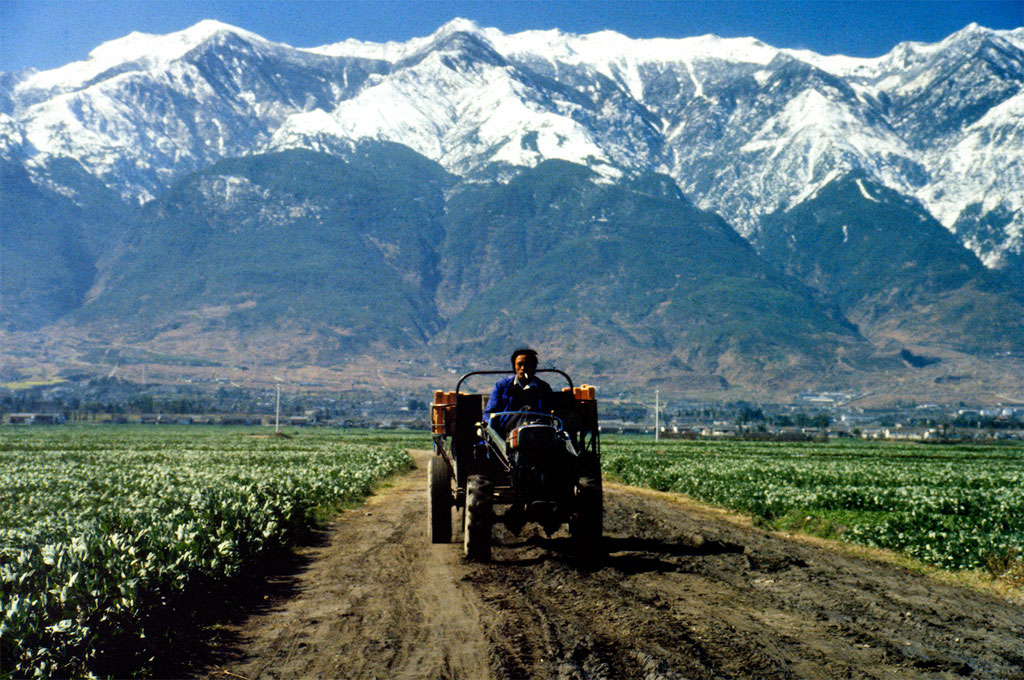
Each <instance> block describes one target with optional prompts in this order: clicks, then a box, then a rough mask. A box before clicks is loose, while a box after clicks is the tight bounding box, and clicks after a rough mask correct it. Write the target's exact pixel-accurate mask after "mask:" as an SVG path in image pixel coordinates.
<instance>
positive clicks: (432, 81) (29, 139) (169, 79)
mask: <svg viewBox="0 0 1024 680" xmlns="http://www.w3.org/2000/svg"><path fill="white" fill-rule="evenodd" d="M1022 35H1024V29H1018V30H1017V31H992V30H989V29H985V28H983V27H979V26H976V25H971V26H968V27H967V28H965V29H964V30H962V31H960V32H958V33H956V34H954V35H952V36H950V37H949V38H947V39H946V40H944V41H942V42H940V43H936V44H934V45H923V44H917V43H906V44H902V45H899V46H897V47H896V48H894V50H893V51H892V52H891V53H890V54H888V55H884V56H883V57H879V58H876V59H851V58H846V57H841V56H833V57H823V56H821V55H817V54H814V53H810V52H805V51H794V50H780V49H776V48H773V47H771V46H768V45H765V44H763V43H760V42H758V41H756V40H753V39H731V40H723V39H721V38H717V37H714V36H703V37H699V38H686V39H679V40H630V39H628V38H626V37H624V36H621V35H619V34H615V33H611V32H603V33H597V34H592V35H583V36H578V35H571V34H565V33H561V32H558V31H528V32H525V33H520V34H514V35H505V34H503V33H501V32H500V31H497V30H495V29H487V28H480V27H478V26H476V25H474V24H473V23H472V22H468V21H464V20H456V21H453V22H451V23H449V24H447V25H445V26H443V27H441V28H440V29H439V30H438V31H437V32H436V33H435V34H433V35H431V36H428V37H425V38H419V39H414V40H410V41H408V42H407V43H397V44H391V43H389V44H386V45H379V44H372V43H359V42H356V41H345V42H343V43H338V44H335V45H329V46H324V47H321V48H316V49H307V50H299V49H295V48H291V47H288V46H286V45H278V44H275V43H272V42H270V41H267V40H264V39H263V38H260V37H259V36H256V35H254V34H252V33H249V32H247V31H243V30H241V29H237V28H234V27H231V26H227V25H224V24H219V23H217V22H210V21H205V22H200V23H199V24H197V25H196V26H193V27H192V28H189V29H187V30H185V31H181V32H178V33H174V34H170V35H167V36H146V35H139V34H132V35H130V36H127V37H126V38H123V39H121V40H117V41H112V42H110V43H107V44H105V45H102V46H100V47H98V48H97V49H96V50H94V51H93V53H92V54H91V55H90V58H89V59H88V60H86V61H84V62H78V63H75V64H69V65H68V66H65V67H62V68H60V69H54V70H52V71H46V72H41V73H32V74H3V77H0V94H2V96H0V107H2V108H0V130H3V134H2V135H0V136H2V137H4V144H3V146H2V148H3V149H4V151H3V153H4V154H5V155H6V157H8V158H14V157H16V156H19V155H20V156H24V157H25V158H27V159H29V160H30V161H31V166H32V167H40V168H43V167H46V165H47V164H48V163H49V162H50V161H51V160H53V159H55V158H57V157H60V156H68V157H72V158H76V159H78V160H79V161H80V162H82V163H83V164H84V165H85V166H86V167H87V168H88V169H89V171H90V172H92V173H93V174H94V175H95V176H97V177H100V178H101V179H103V181H104V182H105V183H107V184H108V185H110V186H113V187H115V188H116V190H117V191H118V192H119V193H121V194H122V195H123V196H130V197H133V198H135V199H148V198H151V197H153V196H155V195H157V194H158V193H159V192H160V191H161V190H162V189H163V188H164V187H166V186H169V184H170V183H171V182H172V181H173V180H174V179H175V178H178V177H181V176H183V175H184V174H186V173H188V172H191V171H194V170H198V169H201V168H203V167H205V166H206V165H208V164H209V163H211V162H215V161H217V160H219V159H222V158H229V157H234V156H240V155H245V154H247V153H253V152H262V151H266V150H282V149H285V148H291V147H303V148H310V149H313V150H317V151H328V152H336V151H337V150H339V149H340V150H342V151H343V150H344V149H347V148H349V146H350V145H351V144H352V143H353V142H355V141H358V140H361V139H371V140H382V141H391V142H395V143H399V144H403V145H406V146H409V147H410V148H413V149H415V150H416V151H418V152H419V153H421V154H423V155H425V156H427V157H428V158H431V159H432V160H434V161H437V162H439V163H441V164H442V165H444V166H445V167H446V168H447V169H448V170H449V171H452V172H454V173H456V174H460V175H473V174H482V175H483V176H506V177H507V176H509V175H511V174H514V173H513V172H511V171H510V170H509V169H508V167H507V166H509V165H512V166H522V165H527V166H534V165H537V164H538V163H540V162H542V161H544V160H545V159H549V158H558V159H563V160H569V161H572V162H576V163H581V164H585V165H589V166H591V167H592V168H593V169H595V170H597V171H598V172H600V173H602V174H605V175H606V176H609V177H615V176H617V171H616V168H621V169H626V170H627V171H629V172H632V173H639V174H643V173H645V172H650V171H657V172H667V173H668V174H670V175H671V176H672V177H673V178H674V179H675V181H676V183H677V184H679V186H680V187H681V188H682V189H683V190H684V192H685V193H687V195H689V196H690V197H691V199H692V200H693V201H694V202H695V203H696V204H697V205H698V206H699V207H701V208H704V209H709V210H712V211H715V212H717V213H719V214H721V215H722V216H723V217H724V218H725V219H726V220H727V221H728V222H730V223H731V224H732V225H733V226H734V227H735V228H736V229H737V230H738V231H740V233H741V234H743V235H744V236H752V235H754V234H756V232H757V231H758V230H759V229H760V222H761V219H762V218H763V216H765V215H767V214H771V213H773V212H775V211H776V210H778V209H782V208H786V207H789V206H791V205H794V204H796V203H798V202H799V201H800V200H802V198H803V197H805V196H807V195H809V194H810V193H812V192H813V191H814V190H816V189H818V188H820V187H821V186H824V185H825V184H827V183H828V182H829V181H830V180H831V179H832V178H833V177H835V176H838V175H841V174H845V173H846V172H848V171H851V170H862V171H864V172H865V173H867V175H868V177H869V178H870V179H872V180H873V181H877V182H880V183H882V184H884V185H885V186H887V187H889V188H891V189H893V190H896V191H899V192H900V193H903V194H908V195H913V196H915V197H917V198H918V199H919V200H920V201H922V203H923V204H924V205H925V206H926V208H927V209H928V210H929V211H930V212H931V213H932V214H933V216H934V217H936V218H937V219H938V220H939V221H940V222H941V223H942V224H943V226H945V227H946V228H948V229H951V230H954V232H955V233H956V234H957V236H958V238H959V239H960V241H961V243H963V244H964V245H965V246H967V247H968V248H970V249H972V250H973V251H974V252H975V254H976V255H978V256H979V257H980V258H981V259H982V260H983V261H984V262H985V263H986V264H987V265H988V266H991V267H1003V266H1005V265H1006V263H1007V262H1008V261H1010V260H1013V259H1014V258H1015V257H1017V256H1019V255H1020V253H1021V252H1022V248H1024V241H1022V239H1024V217H1022V213H1024V203H1022V201H1024V199H1022V198H1021V196H1020V192H1019V191H1016V190H1015V187H1017V186H1019V185H1020V183H1021V181H1022V180H1024V174H1022V173H1024V168H1022V166H1021V161H1020V158H1021V157H1024V133H1022V130H1024V124H1022V122H1021V121H1022V117H1021V116H1020V104H1019V97H1020V96H1021V95H1022V91H1024V47H1022V46H1024V38H1022V37H1021V36H1022ZM502 173H504V174H502ZM964 211H968V213H967V214H965V217H964V220H962V221H961V222H960V223H959V225H958V224H957V222H958V218H959V217H960V215H961V214H963V213H964ZM976 223H978V224H981V225H982V226H980V227H978V228H974V227H972V225H974V224H976Z"/></svg>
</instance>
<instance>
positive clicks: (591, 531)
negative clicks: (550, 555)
mask: <svg viewBox="0 0 1024 680" xmlns="http://www.w3.org/2000/svg"><path fill="white" fill-rule="evenodd" d="M603 516H604V493H603V491H602V489H601V478H600V477H580V478H579V481H577V482H576V512H575V513H574V515H573V518H572V519H571V520H569V533H570V535H571V536H572V540H573V544H574V546H575V549H576V553H577V554H578V555H580V556H582V557H597V556H599V555H600V553H601V535H602V533H603V531H604V527H603V523H604V519H603Z"/></svg>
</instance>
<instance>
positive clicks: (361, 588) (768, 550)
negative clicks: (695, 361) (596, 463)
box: [192, 452, 1024, 680]
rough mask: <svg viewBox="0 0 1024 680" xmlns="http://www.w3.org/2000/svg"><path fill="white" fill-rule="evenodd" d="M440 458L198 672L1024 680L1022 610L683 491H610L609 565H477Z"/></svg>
mask: <svg viewBox="0 0 1024 680" xmlns="http://www.w3.org/2000/svg"><path fill="white" fill-rule="evenodd" d="M428 456H429V452H415V453H414V457H415V458H416V461H417V465H418V467H417V469H416V470H415V471H413V472H412V473H410V474H409V475H406V476H404V477H401V478H399V479H397V480H395V481H394V482H393V484H392V485H391V486H389V487H388V488H386V489H383V490H382V491H381V492H380V493H378V494H377V495H375V496H374V497H372V498H371V499H370V500H369V502H368V504H367V505H366V506H364V507H361V508H359V509H357V510H352V511H348V512H346V513H345V514H343V515H342V516H341V517H340V518H339V519H338V520H337V521H336V522H335V523H333V524H332V525H331V527H330V528H329V529H328V531H327V532H326V534H325V536H324V540H323V541H322V542H321V543H320V544H319V545H317V546H315V547H312V548H308V549H307V550H306V551H305V552H304V553H303V554H302V555H301V564H300V565H298V566H297V567H296V568H295V569H294V570H293V572H292V573H289V574H284V575H281V576H280V577H279V580H278V582H277V583H276V585H275V587H274V588H272V589H271V590H269V591H268V592H267V593H266V594H265V595H263V596H262V597H263V598H265V600H264V602H263V604H262V605H260V606H259V607H257V608H256V609H255V610H254V611H253V612H251V613H250V614H249V615H248V616H246V617H244V618H241V619H240V620H238V621H236V622H232V623H230V624H228V625H225V626H222V627H221V628H220V629H219V630H218V632H217V634H216V635H215V637H214V639H213V640H212V642H211V643H210V646H209V649H207V650H202V651H200V650H197V656H196V657H195V659H193V661H192V664H193V668H195V669H196V670H195V671H194V672H193V673H192V675H194V676H198V677H205V678H210V679H213V678H218V679H220V680H224V679H226V678H247V679H249V680H255V679H256V678H368V679H369V678H430V679H442V678H467V679H473V680H476V679H484V678H498V679H505V678H566V679H573V678H581V679H582V678H587V679H590V678H594V679H600V678H615V679H626V680H628V679H637V680H639V679H643V680H660V679H666V680H669V679H676V678H689V679H694V680H696V679H703V678H751V679H754V678H757V679H759V680H760V679H769V678H829V679H832V678H963V677H970V678H999V679H1010V678H1024V605H1022V604H1021V603H1019V602H1013V601H1008V600H1006V599H1002V598H999V597H996V596H994V595H989V594H985V593H979V592H976V591H974V590H968V589H965V588H962V587H959V586H956V585H952V584H949V583H946V582H943V581H939V580H936V579H933V578H930V577H928V576H922V575H918V574H912V573H909V572H907V571H905V570H903V569H902V568H899V567H895V566H892V565H889V564H884V563H880V562H877V561H874V560H871V559H868V558H863V557H857V556H851V555H850V554H847V553H846V551H837V550H833V549H830V548H829V547H828V546H822V545H816V544H814V543H812V542H809V541H803V540H798V539H795V538H792V537H788V536H785V535H781V534H777V533H769V532H766V531H763V530H760V529H758V528H756V527H754V526H751V525H750V524H749V523H747V522H743V521H738V520H737V519H736V518H734V517H731V516H729V515H728V514H726V513H723V512H719V511H716V510H714V509H711V508H707V507H704V506H700V505H697V504H694V503H692V502H686V501H680V500H678V499H676V498H673V496H672V495H670V494H655V493H652V492H645V491H642V490H637V489H631V488H629V487H624V486H619V485H614V484H606V487H605V521H604V526H605V535H606V547H607V550H608V555H607V557H605V558H603V559H601V560H595V561H592V562H590V563H580V562H578V561H577V559H576V558H574V557H573V554H572V551H571V550H570V544H569V539H568V536H567V534H565V533H563V532H564V529H563V530H560V531H559V532H558V533H556V534H555V535H554V536H552V537H550V538H549V537H546V536H545V535H544V534H543V533H542V532H541V530H540V529H539V528H538V527H534V526H533V525H528V526H527V527H526V528H525V529H524V530H523V532H521V534H520V535H519V536H513V535H512V534H510V533H508V532H507V531H506V530H505V529H504V528H503V527H496V529H495V541H496V544H495V547H494V550H493V559H492V561H491V562H490V563H487V564H477V563H469V562H466V561H464V560H463V558H462V546H461V544H459V543H456V542H453V543H452V544H447V545H431V544H430V543H428V541H427V531H426V529H427V516H426V495H427V494H426V489H427V480H426V467H427V466H426V461H427V457H428ZM453 514H454V513H453ZM457 519H458V517H457V516H456V517H453V521H457ZM453 537H454V540H455V541H459V540H460V539H461V530H453ZM196 664H200V666H201V667H200V666H197V665H196Z"/></svg>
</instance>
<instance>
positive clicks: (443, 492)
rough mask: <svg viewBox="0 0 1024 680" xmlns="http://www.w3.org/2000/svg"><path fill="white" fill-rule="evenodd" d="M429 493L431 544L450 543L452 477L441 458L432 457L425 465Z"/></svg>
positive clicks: (428, 508) (428, 507) (446, 464)
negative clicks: (428, 478)
mask: <svg viewBox="0 0 1024 680" xmlns="http://www.w3.org/2000/svg"><path fill="white" fill-rule="evenodd" d="M427 476H428V477H430V492H429V495H428V496H427V514H428V515H429V518H430V524H429V526H428V532H429V534H430V542H431V543H451V541H452V476H451V471H450V470H449V468H448V463H447V462H446V461H445V460H444V458H442V457H441V456H432V457H431V459H430V462H429V463H428V464H427Z"/></svg>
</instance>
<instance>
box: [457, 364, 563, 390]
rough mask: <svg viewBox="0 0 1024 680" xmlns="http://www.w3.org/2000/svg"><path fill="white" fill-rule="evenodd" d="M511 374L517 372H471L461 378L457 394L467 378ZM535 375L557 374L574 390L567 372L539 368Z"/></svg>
mask: <svg viewBox="0 0 1024 680" xmlns="http://www.w3.org/2000/svg"><path fill="white" fill-rule="evenodd" d="M509 373H515V371H513V370H504V371H471V372H469V373H467V374H465V375H464V376H462V377H461V378H459V382H458V384H457V385H456V386H455V392H456V393H458V392H459V390H460V389H461V388H462V383H463V381H464V380H465V379H466V378H469V377H471V376H474V375H508V374H509ZM535 373H557V374H559V375H560V376H562V377H563V378H565V381H566V382H567V383H569V389H570V390H571V389H572V388H573V384H572V378H570V377H569V374H568V373H566V372H565V371H560V370H558V369H557V368H538V369H537V370H536V371H535Z"/></svg>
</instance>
